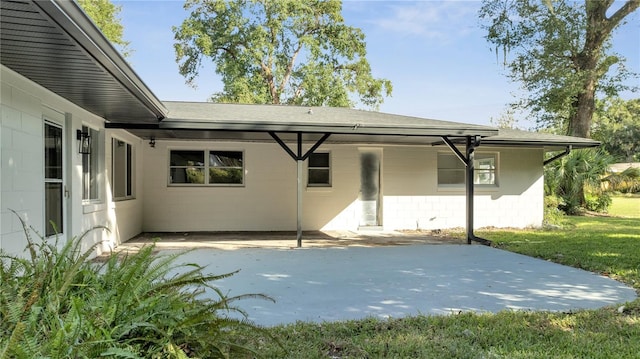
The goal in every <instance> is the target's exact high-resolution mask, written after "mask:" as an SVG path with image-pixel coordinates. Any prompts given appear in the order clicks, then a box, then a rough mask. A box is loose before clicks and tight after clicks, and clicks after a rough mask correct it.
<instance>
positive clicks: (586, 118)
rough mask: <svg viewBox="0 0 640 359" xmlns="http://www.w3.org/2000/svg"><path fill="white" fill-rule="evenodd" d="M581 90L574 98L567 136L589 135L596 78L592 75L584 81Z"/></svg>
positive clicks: (587, 136)
mask: <svg viewBox="0 0 640 359" xmlns="http://www.w3.org/2000/svg"><path fill="white" fill-rule="evenodd" d="M583 89H584V90H583V91H582V92H580V93H579V94H578V98H577V99H576V105H575V106H576V107H575V112H574V113H573V115H572V117H571V120H570V122H569V129H568V130H569V133H568V135H569V136H576V137H584V138H590V137H591V132H590V129H591V119H592V118H593V112H594V111H595V106H596V102H595V96H596V79H594V78H593V76H590V78H589V79H588V80H587V81H585V85H584V87H583Z"/></svg>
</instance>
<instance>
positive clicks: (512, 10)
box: [479, 0, 640, 137]
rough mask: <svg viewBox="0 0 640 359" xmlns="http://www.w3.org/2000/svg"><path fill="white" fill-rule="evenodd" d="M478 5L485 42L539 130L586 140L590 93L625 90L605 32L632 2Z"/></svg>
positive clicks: (498, 0)
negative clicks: (518, 87) (543, 128)
mask: <svg viewBox="0 0 640 359" xmlns="http://www.w3.org/2000/svg"><path fill="white" fill-rule="evenodd" d="M616 4H618V5H620V6H619V7H617V8H616V6H618V5H614V0H584V2H582V3H581V2H578V1H570V0H544V1H535V0H533V1H532V0H525V1H522V0H483V3H482V7H481V9H480V13H479V15H480V19H481V21H482V24H483V25H482V26H483V27H484V28H485V29H486V31H487V35H486V38H487V40H488V41H489V42H490V43H491V44H492V45H493V46H495V51H496V56H499V55H500V51H502V56H503V57H504V64H505V66H506V67H507V69H508V71H509V73H508V76H509V78H510V79H511V80H513V81H516V82H520V83H521V84H522V86H523V89H524V90H525V91H526V93H527V95H525V97H524V98H523V99H522V100H521V101H520V102H519V103H517V104H515V105H516V106H520V107H523V108H526V109H528V110H530V111H531V113H532V114H533V115H535V116H536V117H537V119H538V121H539V123H540V124H541V125H542V126H549V127H553V128H556V129H557V130H558V132H563V133H566V134H569V135H574V136H580V137H589V136H590V128H591V123H592V117H593V113H594V111H595V101H596V96H597V94H599V93H601V94H604V95H606V96H615V95H616V94H618V93H619V92H620V91H622V90H625V89H628V87H627V86H626V85H625V84H624V80H625V79H627V78H629V76H636V75H635V74H631V73H629V72H628V71H627V70H626V69H625V67H624V61H625V60H624V58H623V57H622V56H620V55H619V54H616V53H614V52H613V51H612V50H611V34H612V32H613V30H614V29H616V28H617V27H618V26H619V25H620V24H622V23H623V22H624V19H625V17H626V16H627V15H629V14H630V13H632V12H633V11H635V10H636V9H637V8H638V6H639V5H640V0H626V1H624V2H622V3H621V2H617V3H616Z"/></svg>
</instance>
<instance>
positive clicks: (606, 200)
mask: <svg viewBox="0 0 640 359" xmlns="http://www.w3.org/2000/svg"><path fill="white" fill-rule="evenodd" d="M611 202H612V199H611V196H610V195H609V194H608V193H606V192H602V191H598V192H595V193H589V192H587V193H585V208H586V209H588V210H589V211H594V212H606V211H607V209H608V208H609V206H610V205H611Z"/></svg>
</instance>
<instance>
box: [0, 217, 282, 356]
mask: <svg viewBox="0 0 640 359" xmlns="http://www.w3.org/2000/svg"><path fill="white" fill-rule="evenodd" d="M18 218H20V217H19V216H18ZM20 221H21V222H22V224H23V227H24V230H25V235H26V237H27V243H28V245H27V250H28V252H29V255H28V257H27V258H23V257H19V256H12V255H8V254H5V253H2V252H0V359H4V358H97V357H114V358H191V357H197V358H228V357H229V356H230V355H232V354H234V353H245V354H247V353H252V350H251V349H250V348H247V347H245V346H243V345H242V344H240V343H244V342H247V341H246V340H245V339H246V338H243V337H240V336H241V335H244V336H246V335H253V336H256V335H259V336H263V337H265V338H267V337H268V334H266V331H265V330H263V329H262V328H260V327H258V326H256V325H254V324H253V323H251V322H250V321H248V320H247V319H246V318H247V316H246V313H245V312H244V311H243V310H242V309H241V308H239V307H238V306H237V305H236V304H237V302H238V301H239V300H242V299H243V298H247V297H258V298H264V299H267V300H271V299H270V298H268V297H266V296H264V295H261V294H246V295H240V296H234V297H229V296H226V295H224V294H223V293H222V292H221V291H220V290H219V289H218V288H217V287H216V286H214V285H213V282H215V281H216V280H219V279H222V278H227V277H229V276H232V275H233V274H234V273H227V274H222V275H211V274H205V273H204V268H203V267H201V266H199V265H197V264H189V263H180V262H179V259H180V258H181V256H182V255H183V254H184V252H174V253H166V254H162V253H161V254H157V253H156V250H155V246H154V245H149V246H145V247H143V248H142V249H141V250H140V251H139V252H136V253H129V254H126V253H112V254H111V255H110V256H109V257H108V258H107V259H106V260H105V261H102V262H96V261H91V260H90V259H89V258H90V256H91V254H92V253H93V251H94V250H95V246H97V245H98V244H95V245H93V246H91V247H90V248H89V249H87V250H85V251H81V250H80V248H81V243H82V238H83V237H84V235H83V236H80V237H77V238H74V239H72V240H69V241H68V242H67V243H64V244H63V245H61V246H59V245H58V243H56V241H57V240H56V239H54V240H53V243H51V242H50V240H49V239H45V238H42V237H41V236H37V237H38V239H37V240H33V237H32V236H31V233H35V231H33V229H32V228H29V227H28V226H27V224H26V223H25V222H24V221H23V220H22V218H20ZM85 234H86V233H85ZM234 313H240V315H231V314H234ZM238 318H241V319H238ZM240 329H241V330H240ZM239 333H243V334H239ZM252 355H255V353H252Z"/></svg>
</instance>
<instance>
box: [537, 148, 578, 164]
mask: <svg viewBox="0 0 640 359" xmlns="http://www.w3.org/2000/svg"><path fill="white" fill-rule="evenodd" d="M571 149H572V147H571V145H569V146H567V148H565V150H564V152H562V153H560V154H557V155H555V156H553V157H551V158H547V159H546V160H544V162H542V166H546V165H548V164H549V163H551V162H553V161H555V160H559V159H561V158H562V157H564V156H567V155H568V154H569V153H571Z"/></svg>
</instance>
